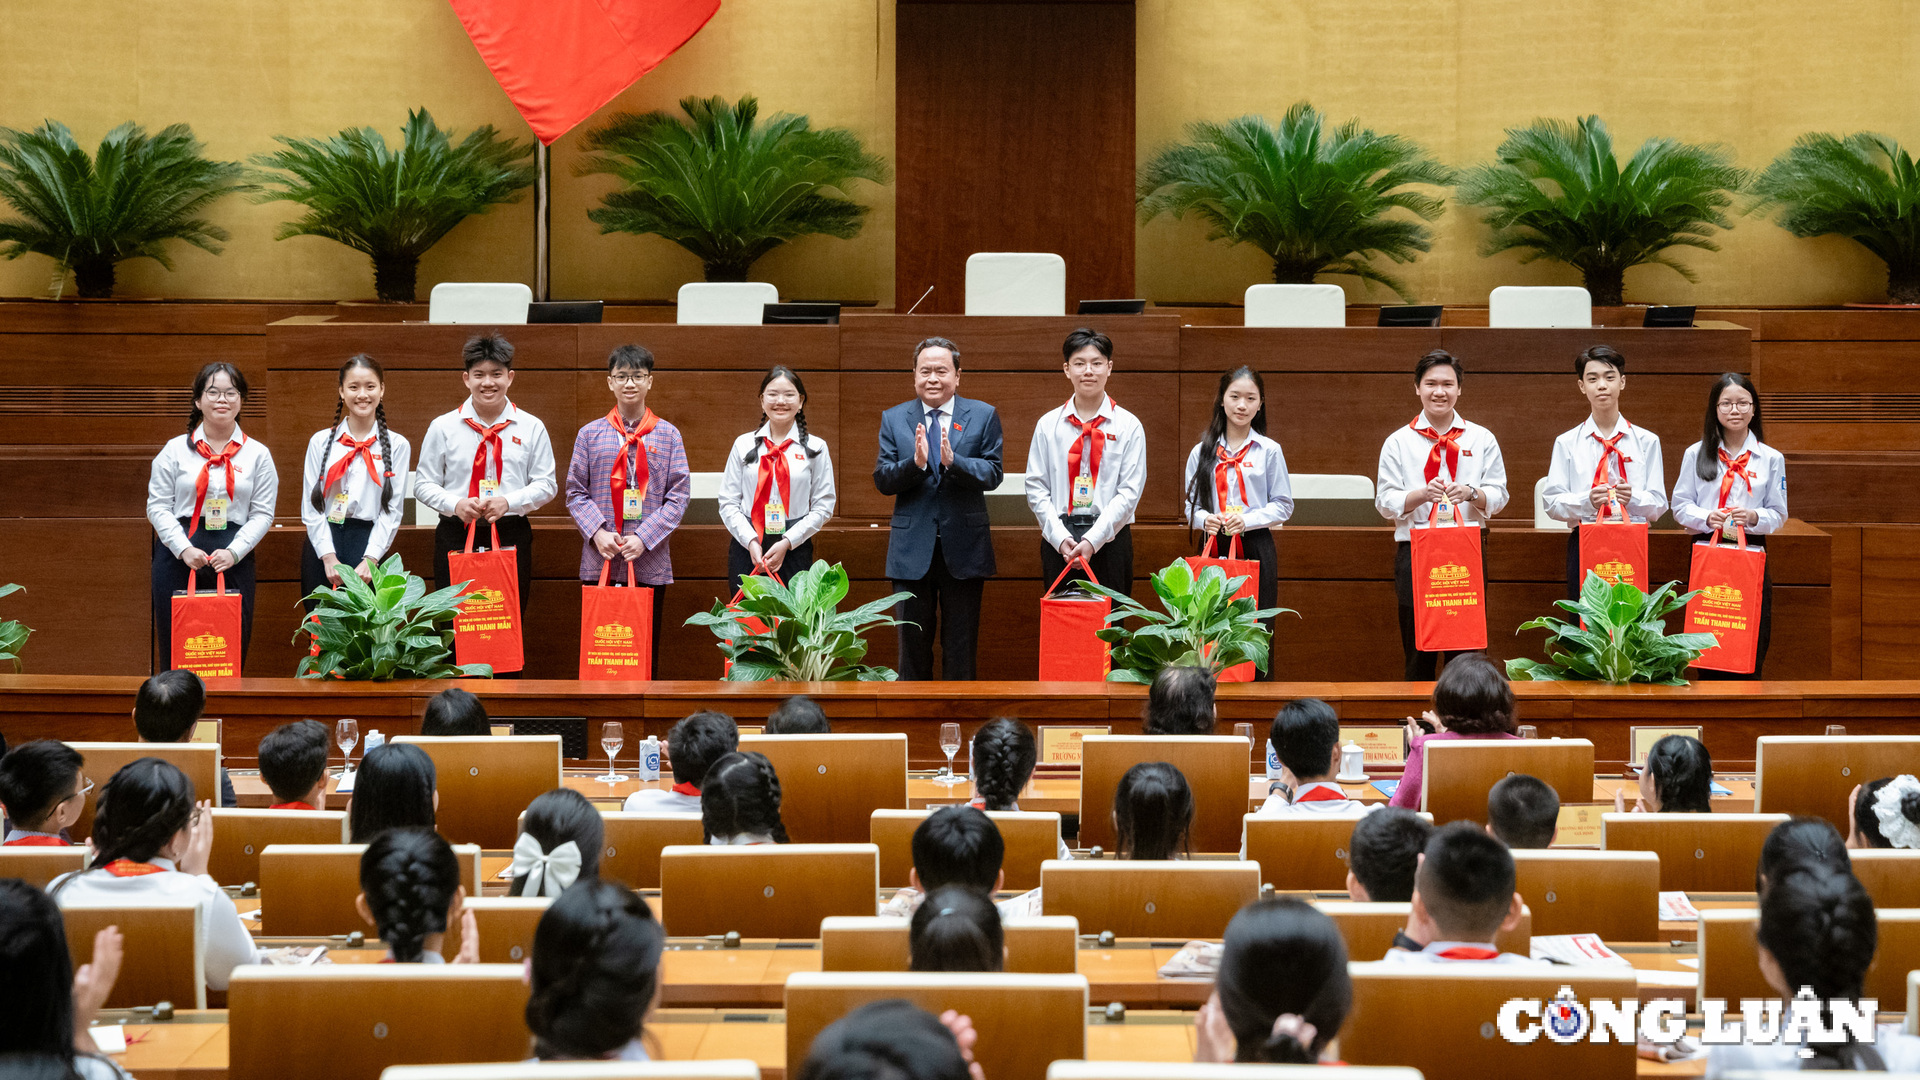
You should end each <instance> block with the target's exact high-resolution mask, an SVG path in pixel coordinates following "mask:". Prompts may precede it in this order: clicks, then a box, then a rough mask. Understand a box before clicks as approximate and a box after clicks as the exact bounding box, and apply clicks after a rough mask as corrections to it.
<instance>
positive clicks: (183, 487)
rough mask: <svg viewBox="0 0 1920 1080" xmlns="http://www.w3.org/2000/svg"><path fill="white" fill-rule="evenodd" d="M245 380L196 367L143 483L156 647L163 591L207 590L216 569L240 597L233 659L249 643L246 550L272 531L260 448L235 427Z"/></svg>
mask: <svg viewBox="0 0 1920 1080" xmlns="http://www.w3.org/2000/svg"><path fill="white" fill-rule="evenodd" d="M246 403H247V377H246V376H245V375H242V374H240V369H239V368H236V367H234V366H233V365H232V364H227V363H213V364H208V365H207V366H206V367H203V368H201V369H200V374H198V375H196V376H194V379H193V412H192V414H191V415H190V416H189V417H188V419H187V434H185V435H176V436H174V437H173V438H172V439H170V440H169V441H168V442H167V444H166V445H165V446H163V447H161V448H160V453H159V454H157V455H156V456H155V457H154V459H153V471H152V475H151V476H150V477H149V478H148V480H147V521H148V522H149V523H151V524H152V525H153V532H154V538H155V539H154V544H153V626H154V630H155V632H156V633H157V634H158V636H159V639H160V645H161V647H162V648H163V649H171V648H172V646H173V594H174V593H175V592H177V591H179V590H181V589H185V588H186V587H187V574H188V573H189V572H191V573H193V574H194V582H195V585H194V587H195V588H196V589H198V590H201V591H211V590H213V589H214V587H215V586H216V584H217V582H216V576H217V574H218V573H222V572H224V573H225V574H226V577H227V588H228V589H229V590H231V591H234V592H238V593H239V594H240V653H241V657H242V658H243V659H244V658H245V656H246V652H247V647H248V644H249V642H250V641H251V639H252V637H253V588H254V580H255V571H254V562H253V549H254V546H255V545H257V544H258V543H260V538H261V537H263V536H265V535H267V530H268V529H271V528H272V527H273V504H274V500H275V498H276V497H277V496H278V495H279V493H280V474H279V473H278V472H276V471H275V470H274V467H273V455H272V454H271V453H269V452H268V451H267V446H266V444H265V443H262V442H256V441H255V440H253V439H249V438H248V437H247V434H246V432H244V431H241V430H240V410H241V409H242V408H243V407H244V406H245V405H246Z"/></svg>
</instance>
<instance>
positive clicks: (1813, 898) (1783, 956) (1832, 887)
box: [1756, 865, 1886, 1072]
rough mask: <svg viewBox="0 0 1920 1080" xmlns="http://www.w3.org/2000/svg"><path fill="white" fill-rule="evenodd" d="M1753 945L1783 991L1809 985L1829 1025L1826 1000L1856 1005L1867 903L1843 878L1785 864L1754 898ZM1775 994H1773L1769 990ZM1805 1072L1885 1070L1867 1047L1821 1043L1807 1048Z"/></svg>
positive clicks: (1868, 931)
mask: <svg viewBox="0 0 1920 1080" xmlns="http://www.w3.org/2000/svg"><path fill="white" fill-rule="evenodd" d="M1756 936H1757V937H1758V939H1759V942H1760V947H1761V948H1763V949H1765V950H1766V951H1767V952H1768V953H1769V954H1771V955H1772V957H1773V960H1774V962H1775V963H1776V964H1778V965H1779V967H1780V974H1781V975H1782V976H1784V977H1785V980H1786V987H1785V989H1784V991H1783V992H1784V993H1789V994H1791V993H1795V992H1797V991H1799V990H1800V988H1802V987H1811V988H1812V989H1813V994H1814V997H1816V998H1818V999H1819V1000H1820V1002H1821V1009H1820V1020H1821V1023H1822V1024H1823V1025H1824V1026H1826V1027H1828V1028H1831V1027H1832V1026H1833V1018H1832V1016H1831V1015H1829V1013H1828V1011H1827V1008H1826V1002H1827V1001H1829V1000H1831V999H1834V998H1848V999H1851V1000H1853V1001H1856V1002H1857V1001H1859V999H1860V992H1861V989H1862V987H1863V986H1864V985H1865V982H1866V977H1867V968H1868V967H1869V966H1871V965H1872V963H1873V952H1874V949H1875V947H1876V946H1877V945H1878V942H1879V928H1878V924H1877V923H1876V921H1875V918H1874V913H1873V899H1872V898H1871V897H1869V896H1868V895H1867V890H1866V888H1865V887H1864V886H1862V885H1861V884H1860V881H1859V879H1858V878H1855V877H1854V876H1853V875H1852V874H1850V873H1839V872H1837V871H1834V870H1831V869H1829V868H1826V867H1821V866H1813V865H1803V866H1797V867H1792V868H1789V869H1788V870H1787V872H1786V873H1785V874H1783V875H1782V876H1781V877H1780V879H1779V880H1778V881H1775V882H1773V883H1772V887H1771V888H1770V889H1768V890H1767V894H1766V895H1765V896H1764V897H1762V898H1761V899H1760V929H1759V933H1758V934H1757V935H1756ZM1776 989H1780V988H1778V987H1776ZM1812 1049H1813V1058H1812V1059H1811V1060H1810V1061H1807V1062H1805V1063H1803V1065H1802V1068H1805V1069H1839V1070H1845V1071H1850V1072H1854V1071H1859V1070H1861V1069H1873V1070H1881V1069H1885V1068H1886V1065H1885V1063H1884V1062H1882V1061H1881V1060H1880V1056H1879V1054H1878V1053H1877V1052H1875V1051H1874V1049H1873V1048H1872V1047H1871V1046H1867V1045H1863V1044H1860V1043H1853V1042H1847V1043H1827V1044H1818V1045H1815V1046H1813V1047H1812Z"/></svg>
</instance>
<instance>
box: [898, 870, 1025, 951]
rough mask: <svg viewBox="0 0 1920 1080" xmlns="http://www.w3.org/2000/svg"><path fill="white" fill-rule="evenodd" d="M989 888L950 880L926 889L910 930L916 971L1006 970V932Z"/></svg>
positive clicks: (910, 947) (911, 948)
mask: <svg viewBox="0 0 1920 1080" xmlns="http://www.w3.org/2000/svg"><path fill="white" fill-rule="evenodd" d="M988 896H989V894H988V893H985V892H982V891H981V890H979V889H974V888H969V887H967V886H964V885H947V886H944V887H942V888H938V889H935V890H933V892H931V893H929V894H928V895H927V901H926V903H923V904H921V905H920V908H919V910H917V911H915V912H914V913H913V925H912V926H911V927H910V928H909V930H908V935H909V942H910V944H909V946H908V947H909V949H910V950H911V953H912V957H913V961H912V966H911V967H910V968H909V970H912V971H1004V970H1006V967H1007V946H1006V937H1005V934H1004V933H1003V932H1002V930H1001V927H1000V912H999V910H998V909H997V908H995V907H994V906H993V901H992V900H990V899H988Z"/></svg>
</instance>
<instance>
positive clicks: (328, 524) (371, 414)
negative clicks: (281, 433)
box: [300, 353, 413, 611]
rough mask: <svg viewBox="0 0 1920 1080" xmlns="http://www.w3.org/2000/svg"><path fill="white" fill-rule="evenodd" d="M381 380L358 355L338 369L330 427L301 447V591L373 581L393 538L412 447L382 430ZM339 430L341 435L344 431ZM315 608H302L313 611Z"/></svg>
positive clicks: (375, 364)
mask: <svg viewBox="0 0 1920 1080" xmlns="http://www.w3.org/2000/svg"><path fill="white" fill-rule="evenodd" d="M386 393H387V376H386V372H385V371H384V370H383V369H382V368H381V367H380V363H379V361H377V360H375V359H374V358H373V357H371V356H368V355H366V354H365V353H360V354H357V355H355V356H352V357H349V358H348V359H347V361H346V363H344V364H341V365H340V401H339V402H338V403H337V404H336V405H334V407H333V423H332V424H331V425H330V426H328V427H327V428H326V430H324V431H316V432H314V433H313V438H311V439H308V440H307V458H306V467H305V469H304V470H303V471H302V473H301V485H300V487H301V490H302V491H303V492H305V493H306V495H305V498H303V499H301V500H300V522H301V524H303V525H305V526H306V529H307V542H306V544H305V545H304V546H303V547H302V548H301V552H300V591H301V593H302V594H303V595H306V594H311V593H312V592H313V591H314V590H315V589H337V588H339V587H340V585H341V583H342V582H343V581H344V580H345V578H344V576H343V575H345V574H352V573H357V574H359V575H360V580H362V581H370V580H372V577H373V571H372V568H371V567H372V564H374V563H377V562H379V561H380V560H381V559H382V558H383V557H385V556H386V554H387V551H388V549H390V548H391V547H392V546H393V538H394V537H395V536H396V535H397V534H398V533H399V531H400V514H401V509H402V507H403V504H404V503H405V502H406V495H407V492H406V478H407V467H408V463H409V462H410V461H411V459H412V454H413V450H412V446H411V445H410V444H409V443H408V442H407V438H406V436H404V435H398V434H395V433H393V432H391V431H388V430H387V406H386V403H385V398H386ZM343 422H344V430H343ZM317 603H318V601H309V602H308V607H307V610H309V611H311V610H313V607H314V606H315V605H316V604H317Z"/></svg>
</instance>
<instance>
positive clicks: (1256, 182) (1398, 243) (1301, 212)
mask: <svg viewBox="0 0 1920 1080" xmlns="http://www.w3.org/2000/svg"><path fill="white" fill-rule="evenodd" d="M1187 137H1188V140H1189V141H1187V142H1185V143H1176V144H1174V145H1171V146H1166V147H1163V148H1161V149H1160V150H1159V151H1157V152H1156V153H1155V154H1154V155H1153V157H1152V158H1151V159H1150V160H1148V162H1147V163H1146V164H1145V165H1143V166H1141V168H1140V175H1139V177H1138V179H1137V180H1136V182H1135V199H1136V202H1137V204H1138V209H1139V215H1140V223H1141V224H1142V225H1144V224H1146V223H1147V222H1150V221H1152V220H1153V219H1154V218H1156V217H1159V216H1160V215H1161V214H1168V215H1171V216H1172V217H1174V218H1175V219H1179V218H1182V217H1184V216H1186V215H1187V214H1188V213H1192V214H1195V215H1197V216H1198V217H1199V218H1200V219H1201V220H1202V221H1205V222H1206V223H1207V224H1209V225H1211V226H1212V227H1213V229H1212V232H1210V233H1209V234H1208V236H1207V239H1209V240H1226V241H1229V242H1231V243H1235V244H1241V243H1246V244H1252V245H1253V246H1255V247H1257V248H1259V249H1260V250H1261V251H1263V252H1266V254H1267V255H1268V257H1269V258H1271V259H1272V260H1273V280H1274V281H1276V282H1280V283H1296V284H1304V283H1307V282H1311V281H1313V280H1314V279H1315V278H1316V277H1318V276H1320V275H1322V274H1344V275H1350V276H1353V277H1358V278H1360V279H1361V280H1362V281H1367V282H1378V283H1379V284H1382V285H1385V286H1387V287H1388V288H1390V289H1392V290H1393V291H1394V292H1396V293H1398V294H1400V296H1401V298H1402V299H1404V300H1406V301H1407V302H1408V303H1412V302H1413V301H1414V300H1415V297H1414V295H1413V294H1412V293H1411V292H1410V291H1409V290H1408V289H1407V287H1406V285H1405V284H1404V283H1402V282H1401V281H1400V280H1399V279H1398V278H1396V277H1395V276H1393V275H1391V274H1388V273H1386V272H1385V271H1382V270H1380V269H1378V268H1377V267H1375V266H1373V265H1372V264H1371V260H1373V259H1376V258H1382V257H1384V258H1387V259H1391V260H1392V261H1394V262H1397V263H1407V262H1412V261H1413V260H1414V259H1416V258H1418V257H1419V256H1420V255H1422V254H1424V253H1426V252H1428V251H1430V250H1432V249H1433V230H1432V229H1429V228H1428V227H1427V226H1426V225H1425V224H1423V222H1428V221H1433V220H1435V219H1437V218H1439V217H1440V215H1441V213H1442V212H1443V211H1445V209H1446V204H1445V202H1444V201H1443V200H1442V199H1440V198H1439V197H1437V196H1435V195H1433V194H1431V193H1429V192H1427V191H1425V190H1422V189H1424V188H1432V187H1444V186H1446V185H1448V184H1451V183H1453V181H1454V173H1453V170H1452V169H1449V168H1447V167H1446V166H1445V165H1442V164H1440V163H1439V162H1438V161H1436V160H1434V159H1433V158H1431V157H1428V156H1427V153H1426V151H1424V150H1422V149H1421V148H1420V146H1419V144H1417V143H1415V142H1413V141H1412V140H1411V139H1407V138H1405V137H1403V136H1400V135H1382V134H1380V133H1378V132H1375V131H1373V130H1371V129H1369V128H1362V127H1361V126H1360V124H1359V121H1357V120H1349V121H1347V122H1346V123H1344V124H1341V125H1340V126H1339V127H1336V128H1333V129H1331V130H1325V129H1324V120H1323V118H1322V117H1321V115H1320V113H1319V112H1318V111H1316V110H1315V109H1314V108H1313V106H1311V105H1309V104H1307V103H1306V102H1304V101H1303V102H1300V103H1298V104H1296V105H1294V106H1293V107H1292V108H1290V109H1288V110H1287V113H1286V116H1284V117H1283V118H1281V121H1280V123H1279V125H1278V126H1275V125H1272V124H1269V123H1268V122H1267V121H1266V119H1265V118H1264V117H1260V116H1242V117H1240V118H1238V119H1236V120H1229V121H1227V122H1226V123H1224V124H1219V123H1210V122H1201V123H1196V124H1191V125H1188V127H1187ZM1396 210H1399V211H1405V212H1406V214H1405V215H1396V214H1394V211H1396ZM1406 215H1411V217H1409V216H1406Z"/></svg>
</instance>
